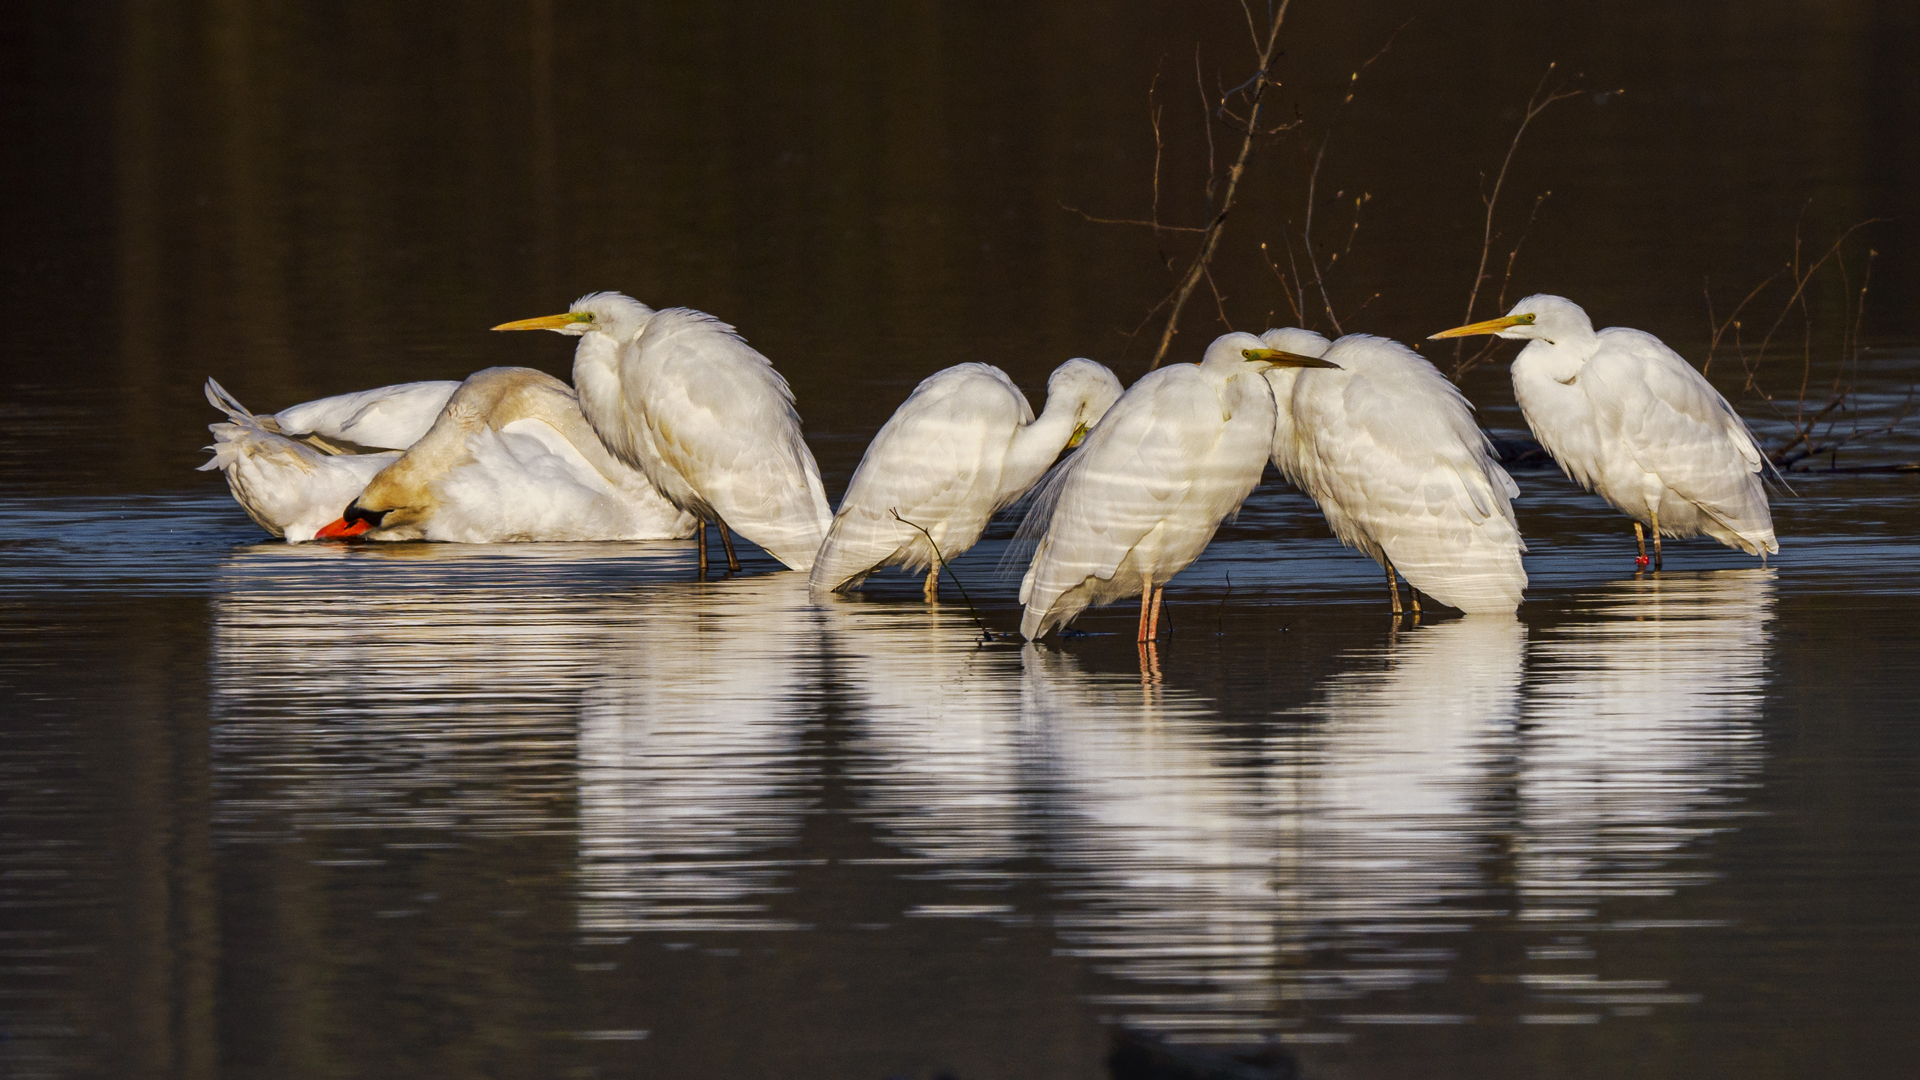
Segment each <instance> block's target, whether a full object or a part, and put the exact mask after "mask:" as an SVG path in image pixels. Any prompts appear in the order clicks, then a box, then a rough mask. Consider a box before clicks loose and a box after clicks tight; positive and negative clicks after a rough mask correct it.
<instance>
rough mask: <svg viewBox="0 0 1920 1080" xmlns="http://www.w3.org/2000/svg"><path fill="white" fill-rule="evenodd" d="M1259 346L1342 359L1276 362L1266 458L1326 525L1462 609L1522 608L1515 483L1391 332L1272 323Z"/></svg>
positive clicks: (1440, 379)
mask: <svg viewBox="0 0 1920 1080" xmlns="http://www.w3.org/2000/svg"><path fill="white" fill-rule="evenodd" d="M1264 337H1265V340H1266V342H1267V344H1268V345H1271V346H1273V347H1274V348H1276V349H1284V350H1286V351H1288V352H1293V353H1300V354H1304V355H1307V356H1324V357H1325V358H1326V359H1328V360H1331V361H1333V362H1334V363H1336V364H1338V365H1339V370H1311V369H1298V368H1273V369H1271V370H1269V371H1268V372H1267V382H1268V383H1269V384H1270V385H1271V386H1272V387H1273V393H1274V401H1275V405H1276V409H1275V416H1276V423H1275V425H1274V436H1273V464H1274V466H1275V467H1276V468H1278V469H1279V470H1280V471H1281V473H1283V474H1284V475H1285V476H1286V477H1287V479H1289V480H1291V481H1293V482H1294V484H1295V485H1297V486H1298V487H1299V488H1300V489H1301V490H1302V491H1304V492H1306V493H1307V495H1308V496H1310V497H1311V498H1312V499H1313V501H1314V502H1315V503H1317V504H1319V506H1320V511H1321V513H1323V514H1325V515H1326V518H1327V525H1328V526H1329V527H1331V528H1332V529H1333V534H1334V535H1335V536H1337V537H1339V538H1340V540H1341V542H1342V543H1344V544H1346V545H1347V546H1349V547H1354V548H1358V549H1360V550H1361V551H1363V552H1365V553H1366V554H1367V555H1369V556H1370V557H1372V559H1373V561H1375V562H1377V563H1379V564H1380V565H1381V566H1384V567H1389V568H1390V569H1392V570H1398V571H1399V572H1400V574H1401V575H1402V576H1403V577H1405V578H1406V579H1407V581H1408V582H1409V583H1410V584H1411V585H1413V587H1414V588H1416V589H1418V590H1420V591H1421V592H1423V593H1426V594H1427V595H1428V596H1431V597H1433V598H1434V599H1436V600H1438V601H1440V602H1441V603H1443V604H1446V605H1448V606H1450V607H1456V608H1459V609H1460V610H1462V611H1467V612H1504V611H1512V610H1514V609H1515V608H1517V607H1519V606H1520V598H1521V594H1522V593H1524V592H1525V591H1526V587H1527V573H1526V570H1525V569H1523V568H1522V567H1521V565H1520V553H1521V552H1523V551H1525V550H1526V544H1525V542H1524V541H1522V540H1521V539H1520V530H1519V527H1518V526H1517V525H1516V524H1515V522H1514V517H1513V503H1512V500H1513V498H1514V497H1515V496H1517V495H1519V494H1520V489H1519V487H1518V486H1517V485H1515V484H1514V482H1513V478H1512V477H1510V476H1508V475H1507V471H1506V470H1505V469H1502V468H1501V467H1500V463H1499V462H1498V461H1496V460H1495V459H1494V456H1493V447H1492V445H1491V444H1490V443H1489V442H1488V441H1487V437H1486V435H1485V433H1483V432H1482V431H1481V430H1480V427H1479V425H1477V424H1475V423H1474V421H1473V406H1471V405H1469V404H1468V403H1467V399H1466V398H1465V397H1462V396H1461V394H1460V391H1459V390H1458V389H1456V388H1455V387H1454V385H1453V383H1451V382H1449V381H1447V378H1446V376H1444V375H1442V374H1440V372H1439V371H1437V370H1435V369H1434V366H1433V365H1432V364H1429V363H1427V362H1426V361H1425V360H1423V359H1421V358H1420V356H1419V354H1417V353H1415V352H1414V351H1413V350H1412V349H1408V348H1406V347H1405V346H1403V345H1400V344H1399V343H1397V342H1393V341H1388V340H1386V339H1385V338H1377V337H1371V336H1369V335H1366V334H1349V335H1347V336H1346V337H1343V338H1341V339H1340V340H1339V341H1337V342H1332V343H1329V342H1328V341H1327V339H1326V338H1323V337H1321V336H1320V335H1319V334H1315V333H1313V332H1312V331H1308V330H1298V329H1291V328H1289V329H1284V330H1269V331H1267V332H1266V334H1265V335H1264Z"/></svg>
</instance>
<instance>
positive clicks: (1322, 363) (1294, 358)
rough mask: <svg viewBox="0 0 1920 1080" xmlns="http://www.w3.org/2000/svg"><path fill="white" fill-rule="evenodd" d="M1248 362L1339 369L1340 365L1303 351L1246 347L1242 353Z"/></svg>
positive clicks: (1272, 365)
mask: <svg viewBox="0 0 1920 1080" xmlns="http://www.w3.org/2000/svg"><path fill="white" fill-rule="evenodd" d="M1244 355H1245V356H1246V358H1247V362H1248V363H1250V364H1265V365H1267V366H1268V367H1312V368H1332V369H1334V370H1335V371H1339V370H1340V365H1339V364H1336V363H1334V362H1333V361H1331V360H1327V359H1324V358H1322V357H1318V356H1308V355H1306V354H1305V353H1294V352H1287V351H1286V350H1285V349H1248V350H1246V352H1245V354H1244Z"/></svg>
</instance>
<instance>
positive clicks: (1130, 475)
mask: <svg viewBox="0 0 1920 1080" xmlns="http://www.w3.org/2000/svg"><path fill="white" fill-rule="evenodd" d="M1275 357H1276V353H1275V350H1273V349H1271V348H1268V347H1267V345H1266V343H1265V342H1263V341H1261V340H1260V339H1259V338H1257V337H1254V336H1253V335H1252V334H1243V333H1233V334H1227V335H1225V336H1223V337H1221V338H1219V339H1217V340H1215V341H1214V342H1213V344H1212V345H1210V346H1208V347H1207V351H1206V355H1205V357H1204V358H1203V359H1202V360H1201V362H1200V363H1199V364H1174V365H1171V366H1168V367H1164V368H1161V369H1159V370H1157V371H1153V372H1149V373H1148V374H1147V375H1146V376H1145V377H1144V378H1142V379H1141V380H1140V381H1139V382H1137V383H1134V384H1133V386H1131V387H1129V388H1128V390H1127V392H1126V393H1125V394H1123V395H1122V396H1121V398H1120V400H1119V401H1118V402H1116V403H1115V404H1114V406H1113V408H1111V409H1109V410H1108V411H1107V415H1106V417H1105V418H1104V419H1102V420H1101V422H1100V424H1099V426H1098V427H1095V428H1094V429H1093V431H1092V433H1091V434H1089V435H1088V436H1087V441H1086V444H1085V445H1084V446H1082V447H1081V448H1080V452H1079V453H1078V454H1076V455H1074V457H1073V458H1072V460H1070V461H1068V462H1067V463H1065V464H1064V465H1062V466H1061V471H1060V473H1059V474H1058V475H1057V476H1056V477H1054V478H1052V479H1050V480H1049V481H1048V490H1047V491H1046V492H1045V494H1044V495H1043V496H1042V498H1041V499H1040V501H1039V503H1038V504H1037V505H1036V506H1035V508H1034V510H1033V511H1032V514H1033V515H1039V516H1042V520H1045V521H1046V522H1047V529H1046V535H1045V536H1044V537H1043V538H1042V539H1041V541H1040V545H1039V547H1038V548H1037V549H1036V550H1035V551H1034V555H1033V562H1032V564H1031V565H1030V566H1029V567H1028V568H1027V573H1026V577H1025V579H1024V580H1022V581H1021V583H1020V602H1021V603H1023V604H1025V605H1026V609H1027V610H1026V614H1025V615H1024V616H1023V617H1022V619H1021V620H1020V632H1021V633H1022V634H1023V635H1025V636H1026V637H1027V639H1028V640H1032V639H1034V638H1038V637H1040V636H1042V635H1044V634H1046V633H1047V632H1048V631H1050V630H1052V629H1054V628H1055V627H1057V626H1061V625H1063V624H1066V623H1069V622H1072V621H1073V619H1074V618H1075V617H1076V616H1078V615H1079V614H1080V612H1081V611H1083V610H1085V609H1086V608H1087V607H1089V606H1092V605H1097V604H1104V603H1108V602H1110V601H1112V600H1114V599H1117V598H1119V597H1122V596H1128V595H1139V596H1140V598H1141V623H1140V640H1141V641H1148V640H1151V639H1152V638H1153V636H1154V635H1155V633H1156V632H1157V629H1158V627H1157V622H1158V619H1157V618H1156V617H1155V616H1157V615H1158V598H1159V591H1160V589H1161V587H1162V586H1163V585H1164V584H1165V583H1166V581H1167V580H1168V579H1169V578H1171V577H1173V575H1175V574H1177V573H1179V572H1180V571H1181V570H1183V569H1185V568H1186V566H1187V565H1188V564H1189V563H1191V562H1193V560H1195V559H1197V558H1199V557H1200V553H1201V552H1202V551H1203V550H1205V549H1206V546H1207V542H1208V541H1210V540H1212V539H1213V534H1214V532H1215V530H1217V529H1218V528H1219V527H1220V523H1221V522H1222V521H1223V520H1225V519H1226V518H1227V516H1228V515H1230V514H1232V513H1234V512H1236V511H1237V510H1239V509H1240V504H1241V503H1242V502H1244V501H1245V500H1246V497H1247V495H1248V493H1250V492H1251V491H1252V490H1253V488H1254V486H1255V485H1256V484H1258V483H1259V482H1260V473H1261V471H1262V470H1264V469H1265V468H1266V464H1267V455H1268V453H1269V449H1270V446H1271V443H1272V440H1273V432H1274V422H1275V421H1274V406H1273V392H1272V390H1271V389H1269V388H1268V386H1267V382H1266V380H1265V379H1264V378H1262V377H1261V375H1260V372H1261V370H1263V367H1264V366H1265V365H1266V364H1268V363H1273V362H1275V360H1274V358H1275ZM1250 361H1251V362H1252V363H1250ZM1285 362H1296V361H1285ZM1255 363H1258V364H1260V365H1261V366H1260V367H1256V366H1254V364H1255ZM1319 364H1321V365H1324V364H1325V362H1324V361H1320V362H1319ZM1316 366H1317V365H1316ZM1150 606H1151V609H1152V614H1151V615H1150V614H1149V607H1150Z"/></svg>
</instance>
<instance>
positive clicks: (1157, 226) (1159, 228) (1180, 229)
mask: <svg viewBox="0 0 1920 1080" xmlns="http://www.w3.org/2000/svg"><path fill="white" fill-rule="evenodd" d="M1060 209H1062V210H1065V211H1066V212H1067V213H1069V214H1078V215H1080V216H1081V217H1082V218H1084V219H1086V220H1087V221H1091V222H1093V223H1094V224H1095V225H1138V226H1139V227H1141V228H1143V229H1152V230H1153V231H1154V232H1177V233H1203V232H1206V231H1207V230H1205V229H1202V228H1197V227H1195V226H1192V225H1168V224H1166V223H1165V222H1162V221H1150V220H1146V219H1144V218H1106V217H1094V216H1093V215H1092V214H1089V213H1087V212H1086V211H1085V210H1082V209H1080V208H1079V207H1077V206H1068V205H1067V204H1066V203H1061V204H1060Z"/></svg>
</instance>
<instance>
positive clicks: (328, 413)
mask: <svg viewBox="0 0 1920 1080" xmlns="http://www.w3.org/2000/svg"><path fill="white" fill-rule="evenodd" d="M459 387H460V383H459V380H457V379H436V380H433V381H430V382H410V383H399V384H397V385H394V386H382V387H378V388H377V389H373V390H359V391H356V392H354V393H351V394H336V395H334V396H333V397H325V398H321V399H320V400H318V401H308V402H304V403H302V404H299V405H294V406H291V407H289V408H285V409H281V410H280V411H279V412H277V413H274V414H273V415H272V416H271V417H263V418H262V419H263V420H264V421H265V422H266V426H267V428H268V430H270V431H277V432H279V433H280V434H282V435H286V436H289V437H292V438H297V439H301V440H302V441H307V442H313V443H315V444H316V445H320V446H321V448H322V449H326V450H328V451H329V452H333V453H338V452H341V451H351V450H359V449H363V448H365V449H374V450H405V449H406V448H407V447H409V446H412V445H413V444H414V442H415V441H417V440H418V439H419V438H420V436H422V435H425V434H426V433H427V429H428V428H429V427H432V426H433V421H434V418H435V417H437V416H439V415H440V410H441V409H443V408H445V407H446V404H447V399H448V398H450V397H452V396H453V392H454V391H455V390H457V389H459Z"/></svg>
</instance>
